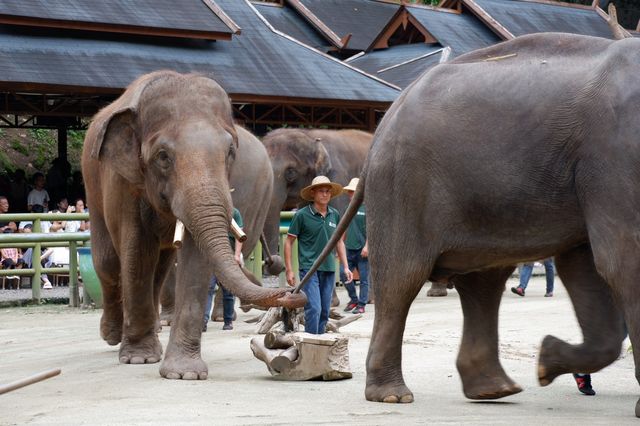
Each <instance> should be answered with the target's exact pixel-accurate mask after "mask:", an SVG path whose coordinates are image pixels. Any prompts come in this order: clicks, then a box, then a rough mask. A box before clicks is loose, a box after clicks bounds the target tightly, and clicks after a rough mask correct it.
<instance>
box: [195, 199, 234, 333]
mask: <svg viewBox="0 0 640 426" xmlns="http://www.w3.org/2000/svg"><path fill="white" fill-rule="evenodd" d="M233 219H234V220H235V221H236V223H237V224H238V226H239V227H240V228H242V227H243V226H244V224H243V221H242V215H241V214H240V210H238V209H236V208H235V207H234V208H233ZM229 242H230V243H231V249H232V250H233V253H234V259H235V261H236V262H237V263H238V265H240V266H243V263H242V243H241V242H240V241H236V239H235V238H234V236H233V235H231V234H229ZM217 283H218V280H217V278H216V277H215V276H213V277H211V282H210V284H209V292H208V293H207V303H206V305H205V309H204V325H203V327H202V331H207V323H208V322H209V318H210V316H211V305H212V302H213V296H214V294H215V292H216V284H217ZM220 287H222V309H223V310H224V313H223V316H224V325H223V326H222V329H223V330H233V314H234V309H235V303H236V298H235V296H234V295H233V293H231V292H230V291H229V290H227V289H226V288H224V285H223V284H221V285H220Z"/></svg>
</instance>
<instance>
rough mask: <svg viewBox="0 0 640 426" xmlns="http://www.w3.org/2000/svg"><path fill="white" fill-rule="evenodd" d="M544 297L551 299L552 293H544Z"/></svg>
mask: <svg viewBox="0 0 640 426" xmlns="http://www.w3.org/2000/svg"><path fill="white" fill-rule="evenodd" d="M544 297H553V292H552V291H550V292H549V293H545V294H544Z"/></svg>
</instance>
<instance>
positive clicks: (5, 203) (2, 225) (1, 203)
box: [0, 195, 18, 232]
mask: <svg viewBox="0 0 640 426" xmlns="http://www.w3.org/2000/svg"><path fill="white" fill-rule="evenodd" d="M6 213H9V199H8V198H7V197H5V196H4V195H0V214H6ZM17 230H18V227H17V226H16V223H15V222H9V221H4V220H2V218H1V217H0V232H16V231H17Z"/></svg>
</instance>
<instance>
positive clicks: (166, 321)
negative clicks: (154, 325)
mask: <svg viewBox="0 0 640 426" xmlns="http://www.w3.org/2000/svg"><path fill="white" fill-rule="evenodd" d="M172 321H173V309H164V308H162V311H161V312H160V325H161V326H163V327H168V326H170V325H171V322H172Z"/></svg>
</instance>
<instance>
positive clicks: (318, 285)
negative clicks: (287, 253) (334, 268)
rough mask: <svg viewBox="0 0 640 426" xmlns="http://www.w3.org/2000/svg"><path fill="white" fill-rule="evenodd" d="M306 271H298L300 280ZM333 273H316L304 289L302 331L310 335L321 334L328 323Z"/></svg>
mask: <svg viewBox="0 0 640 426" xmlns="http://www.w3.org/2000/svg"><path fill="white" fill-rule="evenodd" d="M306 273H307V270H304V269H301V270H300V279H302V278H303V277H304V276H305V275H306ZM334 280H335V272H326V271H317V272H316V273H315V274H313V276H312V277H311V279H310V280H309V281H308V282H307V284H306V285H305V287H304V292H305V294H306V295H307V304H306V305H304V330H305V331H306V332H307V333H311V334H323V333H324V332H325V329H326V327H327V321H329V310H330V309H331V298H332V297H333V286H334V284H335V282H334Z"/></svg>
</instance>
